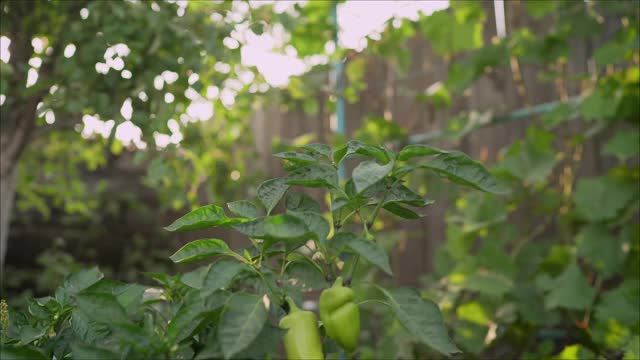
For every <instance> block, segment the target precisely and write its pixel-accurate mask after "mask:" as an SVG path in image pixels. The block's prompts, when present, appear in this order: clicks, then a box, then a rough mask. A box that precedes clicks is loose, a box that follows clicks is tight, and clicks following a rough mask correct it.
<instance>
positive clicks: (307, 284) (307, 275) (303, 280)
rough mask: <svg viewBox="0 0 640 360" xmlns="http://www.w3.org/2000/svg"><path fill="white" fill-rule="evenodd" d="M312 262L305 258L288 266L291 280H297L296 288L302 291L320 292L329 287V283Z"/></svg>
mask: <svg viewBox="0 0 640 360" xmlns="http://www.w3.org/2000/svg"><path fill="white" fill-rule="evenodd" d="M311 261H312V260H310V259H308V258H304V259H301V260H297V261H293V262H292V263H290V264H289V265H288V266H287V275H288V277H289V279H295V286H296V287H299V288H301V290H302V291H311V290H319V289H324V288H326V287H327V281H326V280H325V278H324V275H323V274H322V273H321V272H320V270H319V269H318V267H317V266H316V265H313V264H312V263H311Z"/></svg>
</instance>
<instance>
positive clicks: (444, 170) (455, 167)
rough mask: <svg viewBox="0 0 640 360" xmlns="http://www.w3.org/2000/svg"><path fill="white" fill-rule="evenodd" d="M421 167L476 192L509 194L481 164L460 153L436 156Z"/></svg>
mask: <svg viewBox="0 0 640 360" xmlns="http://www.w3.org/2000/svg"><path fill="white" fill-rule="evenodd" d="M421 167H423V168H426V169H429V170H433V171H435V172H436V173H438V174H440V175H442V176H444V177H446V178H448V179H449V180H451V181H453V182H455V183H457V184H461V185H466V186H470V187H473V188H475V189H478V190H482V191H486V192H490V193H494V194H505V193H508V192H509V190H508V189H507V188H505V187H504V186H503V185H501V184H500V183H498V181H497V180H496V179H495V178H494V177H493V175H491V174H490V173H489V171H487V169H485V167H484V166H482V164H480V163H479V162H477V161H474V160H472V159H471V158H469V157H468V156H467V155H465V154H463V153H461V152H457V151H456V152H451V153H448V154H442V155H438V156H437V157H436V158H434V159H432V160H430V161H428V162H426V163H424V164H423V165H421Z"/></svg>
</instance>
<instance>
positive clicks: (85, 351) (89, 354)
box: [71, 343, 118, 360]
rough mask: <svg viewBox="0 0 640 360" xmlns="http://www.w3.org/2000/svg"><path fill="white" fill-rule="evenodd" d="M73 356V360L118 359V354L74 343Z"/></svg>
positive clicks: (72, 345)
mask: <svg viewBox="0 0 640 360" xmlns="http://www.w3.org/2000/svg"><path fill="white" fill-rule="evenodd" d="M71 356H72V358H73V359H96V360H98V359H100V360H102V359H104V360H111V359H117V358H118V354H116V353H113V352H111V351H109V350H107V349H103V348H99V347H96V346H93V345H88V344H82V343H73V344H71Z"/></svg>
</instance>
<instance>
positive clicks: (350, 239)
mask: <svg viewBox="0 0 640 360" xmlns="http://www.w3.org/2000/svg"><path fill="white" fill-rule="evenodd" d="M331 241H332V246H333V247H334V248H336V249H340V248H341V247H343V246H347V247H349V248H350V249H351V250H353V251H355V252H356V253H357V254H359V255H360V256H362V257H363V258H365V259H366V260H367V261H369V262H370V263H372V264H374V265H376V266H377V267H379V268H380V269H382V270H383V271H384V272H386V273H387V274H389V275H391V274H392V273H391V266H389V257H388V256H387V253H386V252H385V251H384V249H383V248H382V247H380V245H378V244H376V243H375V242H373V241H370V240H367V239H365V238H362V237H359V236H357V235H355V234H353V233H338V234H336V235H335V236H334V237H333V238H332V239H331Z"/></svg>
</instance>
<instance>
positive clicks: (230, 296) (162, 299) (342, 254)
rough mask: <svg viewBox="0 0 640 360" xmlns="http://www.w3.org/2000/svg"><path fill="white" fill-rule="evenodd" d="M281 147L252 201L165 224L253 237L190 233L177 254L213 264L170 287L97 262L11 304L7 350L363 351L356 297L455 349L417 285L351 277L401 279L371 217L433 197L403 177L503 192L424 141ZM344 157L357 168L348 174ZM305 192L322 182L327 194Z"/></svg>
mask: <svg viewBox="0 0 640 360" xmlns="http://www.w3.org/2000/svg"><path fill="white" fill-rule="evenodd" d="M275 156H276V157H278V158H281V159H283V160H284V162H285V170H287V172H288V174H287V175H286V176H283V177H278V178H274V179H270V180H267V181H265V182H263V183H262V184H261V185H260V186H259V187H258V188H257V194H256V198H257V199H255V200H253V201H252V200H238V201H234V202H230V203H228V204H227V208H228V211H225V209H223V208H222V207H221V206H218V205H215V204H211V205H207V206H204V207H200V208H198V209H195V210H193V211H191V212H189V213H188V214H186V215H184V216H182V217H180V218H179V219H177V220H175V221H174V222H173V223H172V224H170V225H169V226H167V227H166V230H168V231H175V232H178V231H190V230H200V229H208V228H212V227H224V228H230V229H232V230H234V231H237V232H239V233H241V234H243V235H245V236H246V237H247V238H248V244H249V245H248V246H247V247H245V248H238V249H232V248H231V247H230V245H229V244H228V243H227V242H225V241H224V240H222V239H199V240H195V241H192V242H189V243H187V244H186V245H184V246H183V247H182V248H180V249H179V250H178V251H176V252H175V253H174V254H173V255H172V256H171V260H173V261H174V262H176V263H180V264H183V263H185V264H186V263H195V262H201V263H204V262H208V263H207V264H204V265H203V266H201V267H199V268H197V269H195V270H192V271H189V272H185V273H182V274H177V275H175V276H169V275H167V274H162V273H149V274H148V275H149V277H150V278H152V279H153V280H155V281H156V282H158V283H159V284H160V285H161V287H145V286H142V285H137V284H123V283H119V282H115V281H110V280H105V279H103V276H102V274H101V273H100V271H99V270H98V269H91V270H88V271H84V272H80V273H76V274H74V275H72V276H70V277H69V278H68V279H67V280H66V282H65V283H64V284H63V286H61V287H60V288H58V290H57V291H56V293H55V295H54V296H51V297H46V298H40V299H32V300H30V301H29V304H28V308H29V313H28V314H27V313H11V312H10V313H9V319H10V321H9V322H8V325H7V326H4V327H3V330H2V331H3V332H2V342H3V349H2V351H3V354H2V355H3V358H21V357H22V358H25V357H26V358H52V357H55V358H56V359H64V358H83V359H84V358H104V357H107V358H162V357H164V358H172V359H174V358H177V359H183V358H184V359H214V358H225V359H230V358H243V359H244V358H265V357H267V358H274V357H275V358H277V357H280V354H281V353H280V352H279V349H280V344H281V343H282V342H284V345H285V350H286V353H287V355H288V357H289V358H300V357H305V358H306V357H312V358H315V357H321V356H326V357H327V358H337V357H340V356H345V355H347V356H358V345H359V341H360V334H361V329H360V317H361V314H360V310H359V305H360V304H362V303H363V302H367V301H372V302H377V303H379V304H380V306H388V307H389V309H390V310H391V312H392V313H393V314H394V316H395V317H396V319H397V321H398V322H399V323H400V324H401V325H402V326H403V327H404V328H405V329H406V330H407V331H408V333H410V334H411V336H412V337H413V339H414V340H415V341H416V342H418V343H422V344H424V345H426V346H428V347H429V348H431V349H433V350H434V351H436V352H439V353H441V354H443V355H444V356H450V355H453V354H455V353H458V352H460V350H459V349H458V347H457V346H456V345H455V344H454V343H453V342H452V341H451V339H450V336H449V332H448V330H447V328H446V327H445V326H444V324H443V320H442V315H441V313H440V310H439V308H438V306H437V305H436V304H435V303H433V302H432V301H430V300H428V299H425V298H423V297H422V296H421V295H420V293H419V292H418V291H417V290H415V289H412V288H393V289H387V288H384V287H382V286H380V285H377V284H369V285H370V286H371V287H372V288H374V289H375V290H376V292H377V295H376V296H371V297H370V298H368V295H363V294H358V291H357V286H356V285H358V284H359V283H360V284H361V283H364V281H363V279H359V278H357V277H354V274H357V272H356V268H357V267H358V266H363V265H364V264H368V265H370V266H375V267H378V268H379V269H380V270H381V271H382V272H384V273H386V274H387V275H392V270H391V266H390V262H389V258H388V255H387V253H386V252H385V250H384V249H383V248H382V247H381V246H380V244H379V239H377V237H376V234H375V231H374V228H373V227H372V226H371V224H373V223H374V221H375V219H376V218H377V217H378V216H379V215H380V214H381V213H382V212H389V213H390V214H393V215H394V216H397V217H399V218H402V219H417V218H419V217H420V216H421V215H420V214H419V212H420V210H419V209H420V208H424V207H426V206H428V205H430V204H432V203H433V201H431V200H429V199H425V198H424V197H423V196H422V195H420V194H418V193H417V192H415V191H414V190H412V189H410V188H409V187H407V186H406V185H405V184H404V182H403V178H404V177H405V176H407V175H408V174H410V173H412V172H415V171H419V170H426V171H430V172H433V173H436V174H439V175H441V176H443V177H446V178H448V179H449V180H451V181H452V182H454V183H457V184H461V185H464V186H469V187H472V188H475V189H478V190H481V191H484V192H489V193H504V192H506V191H507V189H505V188H504V187H503V186H502V185H501V184H500V183H498V182H497V180H496V179H495V178H494V177H493V176H492V175H491V174H490V173H489V172H488V171H487V170H486V169H485V168H484V166H483V165H481V164H480V163H479V162H476V161H474V160H472V159H471V158H469V157H468V156H467V155H465V154H463V153H461V152H457V151H445V150H441V149H438V148H435V147H431V146H426V145H409V146H406V147H404V148H403V149H402V150H400V151H399V152H398V153H396V152H394V151H392V150H390V149H389V148H387V147H385V146H383V145H369V144H364V143H360V142H356V141H350V142H348V143H347V144H346V145H343V146H340V147H338V148H337V149H333V150H332V149H331V148H330V147H329V146H328V145H324V144H311V145H306V146H303V147H301V148H299V149H298V151H289V152H283V153H279V154H276V155H275ZM354 159H355V160H357V165H356V164H354V163H353V162H352V161H351V160H354ZM347 163H349V164H347ZM345 164H347V165H351V166H352V165H355V167H353V171H352V172H351V175H352V176H351V177H350V178H349V179H344V180H342V179H340V178H339V175H338V173H339V172H338V169H339V167H340V166H344V165H345ZM305 188H317V189H321V190H322V191H323V192H324V195H325V196H324V197H321V198H322V199H324V200H325V201H324V202H319V201H316V200H315V199H314V198H313V197H311V196H309V195H308V194H306V193H305V191H304V190H305ZM315 195H317V191H316V194H315ZM318 198H320V197H318ZM322 203H324V206H323V205H321V204H322ZM323 209H324V211H323ZM332 284H333V286H331V285H332ZM354 289H356V290H354ZM314 290H322V294H321V295H320V296H319V297H318V296H317V292H313V291H314ZM305 293H307V294H306V295H305ZM367 294H370V292H368V293H367ZM303 298H307V299H311V300H314V299H318V298H319V307H320V308H319V313H320V320H321V321H317V317H316V315H315V314H314V313H313V312H310V311H305V310H302V309H301V308H303V307H304V306H303V304H305V303H304V302H303ZM287 313H288V314H287ZM365 316H366V314H363V315H362V317H365ZM277 324H279V326H278V325H277ZM283 338H284V340H283ZM340 354H342V355H340ZM5 356H6V357H5Z"/></svg>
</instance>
